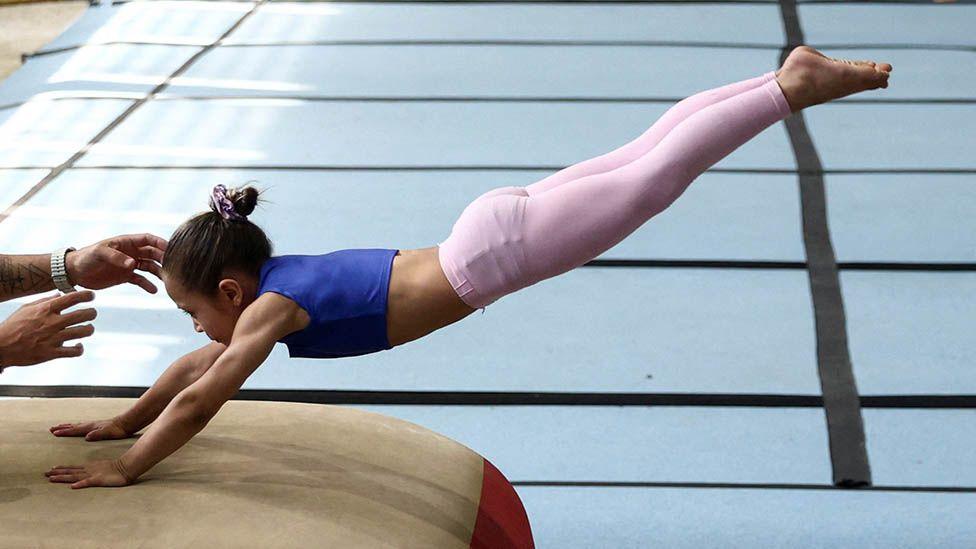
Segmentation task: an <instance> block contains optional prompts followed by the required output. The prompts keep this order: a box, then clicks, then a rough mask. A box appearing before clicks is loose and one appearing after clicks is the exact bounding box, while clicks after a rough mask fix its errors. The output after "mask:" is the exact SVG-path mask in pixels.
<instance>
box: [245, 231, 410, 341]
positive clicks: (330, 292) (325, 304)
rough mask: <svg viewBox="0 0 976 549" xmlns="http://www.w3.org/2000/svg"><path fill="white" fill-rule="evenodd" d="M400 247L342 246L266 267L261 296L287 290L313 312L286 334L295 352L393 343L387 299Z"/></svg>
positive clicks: (276, 259) (287, 258)
mask: <svg viewBox="0 0 976 549" xmlns="http://www.w3.org/2000/svg"><path fill="white" fill-rule="evenodd" d="M396 253H397V250H388V249H358V250H339V251H337V252H332V253H328V254H325V255H283V256H278V257H272V258H271V259H269V260H268V261H267V262H266V263H265V264H264V265H263V266H262V267H261V278H260V281H259V282H258V295H259V296H260V295H261V294H264V293H266V292H274V293H277V294H281V295H283V296H285V297H287V298H288V299H291V300H292V301H294V302H295V303H297V304H298V305H299V306H300V307H301V308H302V309H305V311H306V312H307V313H308V315H309V316H310V317H311V322H310V323H309V325H308V326H307V327H306V328H305V329H304V330H301V331H298V332H294V333H291V334H288V335H287V336H285V337H283V338H281V340H280V341H281V343H284V344H285V345H287V346H288V354H289V356H291V357H304V358H339V357H346V356H357V355H364V354H367V353H375V352H377V351H383V350H386V349H389V348H390V347H391V345H390V341H389V339H388V338H387V333H386V299H387V292H388V291H389V288H390V271H391V269H392V266H393V257H394V256H395V255H396Z"/></svg>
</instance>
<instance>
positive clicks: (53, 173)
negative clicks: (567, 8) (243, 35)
mask: <svg viewBox="0 0 976 549" xmlns="http://www.w3.org/2000/svg"><path fill="white" fill-rule="evenodd" d="M265 1H266V0H257V1H256V2H255V3H254V5H253V6H251V9H250V10H248V11H247V13H245V14H244V15H242V16H241V17H240V18H238V20H237V22H236V23H234V24H233V25H231V26H230V28H228V29H227V30H226V31H225V32H224V33H223V34H222V35H220V37H219V38H217V40H215V41H214V42H213V43H212V44H210V45H209V46H206V47H204V48H202V49H201V50H200V51H198V52H197V53H195V54H193V55H192V56H190V58H189V59H187V60H186V61H185V62H184V63H183V64H182V65H180V67H179V68H177V69H176V70H175V71H173V73H172V74H170V75H169V76H168V77H166V79H165V80H163V81H162V82H161V83H160V84H159V85H158V86H156V87H155V88H153V89H152V91H150V92H149V93H148V94H147V95H146V96H145V97H142V98H141V99H137V100H135V101H134V102H133V103H132V104H131V105H129V107H128V108H126V109H125V110H124V111H123V112H122V114H120V115H118V116H117V117H115V119H114V120H112V122H110V123H109V124H108V125H107V126H105V128H103V129H102V131H100V132H98V133H97V134H96V135H95V137H93V138H91V140H89V141H88V143H86V144H85V145H84V146H83V147H82V148H81V149H80V150H78V151H77V152H75V153H74V154H73V155H71V157H69V158H68V159H67V160H65V161H64V162H62V163H61V164H59V165H58V166H57V167H55V168H53V169H51V171H50V172H48V174H47V175H46V176H44V178H43V179H41V180H40V181H39V182H38V183H37V184H35V185H34V186H33V187H32V188H31V189H30V190H28V191H27V193H25V194H24V195H23V196H21V197H20V198H19V199H17V201H16V202H14V203H13V204H11V205H10V207H8V208H7V209H6V210H4V211H3V212H2V213H0V223H2V222H3V221H4V220H5V219H7V218H8V217H10V216H11V214H13V212H14V211H16V210H17V208H19V207H20V206H22V205H24V204H25V203H26V202H27V201H28V200H30V199H31V198H33V197H34V196H35V195H36V194H37V193H39V192H40V191H41V190H42V189H44V187H46V186H47V185H48V184H49V183H51V181H53V180H54V179H55V178H57V177H58V176H59V175H61V173H62V172H64V171H65V170H67V169H68V168H71V167H72V166H74V164H75V162H77V161H78V160H80V159H81V158H82V157H83V156H85V155H86V154H88V151H89V150H90V149H91V147H92V146H93V145H95V144H97V143H98V142H99V141H101V140H102V139H103V138H104V137H105V136H106V135H108V134H109V133H110V132H111V131H112V130H114V129H115V128H116V127H118V125H119V124H121V123H122V122H123V121H125V119H126V118H128V116H129V115H130V114H132V113H133V112H134V111H135V110H136V109H138V108H139V107H141V106H142V105H144V104H146V103H148V102H149V101H151V100H152V99H153V97H154V96H155V95H156V94H158V93H159V92H161V91H163V90H164V89H166V87H167V86H168V85H169V83H170V81H171V80H172V79H173V78H176V77H177V76H179V75H181V74H183V73H184V72H185V71H186V70H187V69H188V68H189V67H190V66H191V65H193V63H195V62H196V61H197V60H198V59H199V58H200V57H202V56H203V55H205V54H206V53H207V52H209V51H210V50H212V49H213V48H215V47H217V46H218V45H219V44H220V42H221V41H223V40H224V39H225V38H227V37H228V36H230V35H231V33H233V32H234V31H235V30H237V29H238V27H240V26H241V24H242V23H244V21H246V20H247V19H248V18H249V17H250V16H251V15H253V14H254V12H255V11H257V9H258V8H259V7H260V6H262V5H263V4H264V3H265Z"/></svg>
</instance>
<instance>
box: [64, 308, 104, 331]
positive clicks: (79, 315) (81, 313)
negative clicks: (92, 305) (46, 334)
mask: <svg viewBox="0 0 976 549" xmlns="http://www.w3.org/2000/svg"><path fill="white" fill-rule="evenodd" d="M97 317H98V311H96V310H95V309H78V310H77V311H71V312H70V313H65V314H63V315H61V319H60V320H59V321H58V323H57V324H56V326H57V327H58V329H61V330H63V329H65V328H67V327H68V326H74V325H75V324H81V323H82V322H91V321H92V320H95V318H97Z"/></svg>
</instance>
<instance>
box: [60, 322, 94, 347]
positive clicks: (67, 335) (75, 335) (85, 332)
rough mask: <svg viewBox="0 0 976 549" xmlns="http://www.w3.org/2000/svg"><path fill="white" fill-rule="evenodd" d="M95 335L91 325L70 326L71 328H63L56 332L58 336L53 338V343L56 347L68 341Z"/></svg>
mask: <svg viewBox="0 0 976 549" xmlns="http://www.w3.org/2000/svg"><path fill="white" fill-rule="evenodd" d="M94 333H95V326H93V325H91V324H85V325H83V326H72V327H71V328H65V329H64V330H61V331H60V332H58V335H56V336H55V337H54V342H55V343H57V344H58V345H61V344H63V343H64V342H65V341H70V340H72V339H81V338H83V337H89V336H91V335H92V334H94Z"/></svg>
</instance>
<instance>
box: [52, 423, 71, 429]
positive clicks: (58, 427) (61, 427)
mask: <svg viewBox="0 0 976 549" xmlns="http://www.w3.org/2000/svg"><path fill="white" fill-rule="evenodd" d="M75 425H78V423H58V424H57V425H55V426H54V427H51V429H50V430H51V431H56V430H58V429H67V428H68V427H74V426H75Z"/></svg>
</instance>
